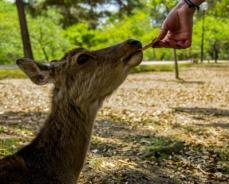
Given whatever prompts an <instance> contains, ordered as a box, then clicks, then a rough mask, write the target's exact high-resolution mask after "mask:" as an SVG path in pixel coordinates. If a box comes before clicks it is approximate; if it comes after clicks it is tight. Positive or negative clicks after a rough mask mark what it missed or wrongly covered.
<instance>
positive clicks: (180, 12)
mask: <svg viewBox="0 0 229 184" xmlns="http://www.w3.org/2000/svg"><path fill="white" fill-rule="evenodd" d="M194 12H195V10H194V9H193V8H189V7H188V5H187V4H186V3H185V2H180V3H179V4H178V5H177V6H176V7H175V8H173V9H172V10H171V11H170V13H169V14H168V16H167V18H166V19H165V21H164V22H163V24H162V27H161V32H160V34H159V36H158V38H157V39H156V40H155V41H154V42H153V45H152V47H154V48H161V47H164V48H175V49H185V48H188V47H190V46H191V44H192V28H193V15H194Z"/></svg>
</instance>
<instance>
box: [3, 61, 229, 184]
mask: <svg viewBox="0 0 229 184" xmlns="http://www.w3.org/2000/svg"><path fill="white" fill-rule="evenodd" d="M180 75H181V78H182V79H183V80H179V81H177V80H174V74H173V73H172V72H160V73H156V72H154V73H143V74H132V75H130V76H129V77H128V79H127V80H126V82H125V83H124V84H123V85H122V86H121V87H120V88H119V89H118V90H117V91H116V92H115V93H114V94H113V95H112V97H110V98H109V99H107V100H106V102H105V104H104V106H103V108H102V109H101V110H100V111H99V113H98V116H97V121H96V123H95V127H94V133H93V137H92V143H91V147H90V152H89V153H88V157H87V161H86V163H85V167H84V169H83V172H82V174H81V177H80V182H79V183H80V184H179V183H181V184H219V183H220V184H221V183H222V184H228V183H229V65H225V64H224V65H217V67H207V68H202V67H201V68H199V67H198V68H195V67H192V68H189V69H188V70H187V69H186V70H183V71H182V72H181V74H180ZM51 88H52V87H51V86H42V87H40V86H35V85H33V84H32V83H31V82H30V81H29V80H23V79H21V80H19V79H18V80H15V79H14V80H0V91H1V92H0V157H2V156H4V155H7V154H10V153H12V152H14V151H15V150H17V149H18V148H19V147H21V146H22V145H24V144H27V143H28V142H29V141H30V140H31V139H32V138H33V137H34V136H35V135H36V133H37V132H38V131H39V129H40V127H41V126H42V124H43V122H44V119H45V117H46V116H47V113H48V112H49V96H50V89H51Z"/></svg>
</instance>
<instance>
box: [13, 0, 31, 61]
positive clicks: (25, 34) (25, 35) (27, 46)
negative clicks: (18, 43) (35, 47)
mask: <svg viewBox="0 0 229 184" xmlns="http://www.w3.org/2000/svg"><path fill="white" fill-rule="evenodd" d="M16 6H17V11H18V18H19V22H20V29H21V37H22V43H23V50H24V57H26V58H30V59H33V53H32V48H31V42H30V38H29V31H28V27H27V22H26V17H25V10H24V4H23V0H16Z"/></svg>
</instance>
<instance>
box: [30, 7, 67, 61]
mask: <svg viewBox="0 0 229 184" xmlns="http://www.w3.org/2000/svg"><path fill="white" fill-rule="evenodd" d="M58 17H60V16H59V14H58V13H57V12H56V11H55V10H54V9H49V10H48V11H47V12H46V14H45V15H43V16H38V17H36V18H31V17H29V19H28V25H29V30H30V35H31V40H32V47H33V51H34V56H35V58H36V59H37V60H53V59H56V58H60V57H62V56H63V55H64V52H66V51H67V50H68V49H70V43H69V41H68V40H67V39H65V38H64V31H63V29H62V28H61V27H60V26H59V25H58V22H59V18H58Z"/></svg>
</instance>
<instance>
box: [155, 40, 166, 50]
mask: <svg viewBox="0 0 229 184" xmlns="http://www.w3.org/2000/svg"><path fill="white" fill-rule="evenodd" d="M166 44H167V43H166V42H163V41H160V40H159V41H157V42H154V43H153V46H152V47H153V48H166V47H167V46H166Z"/></svg>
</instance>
